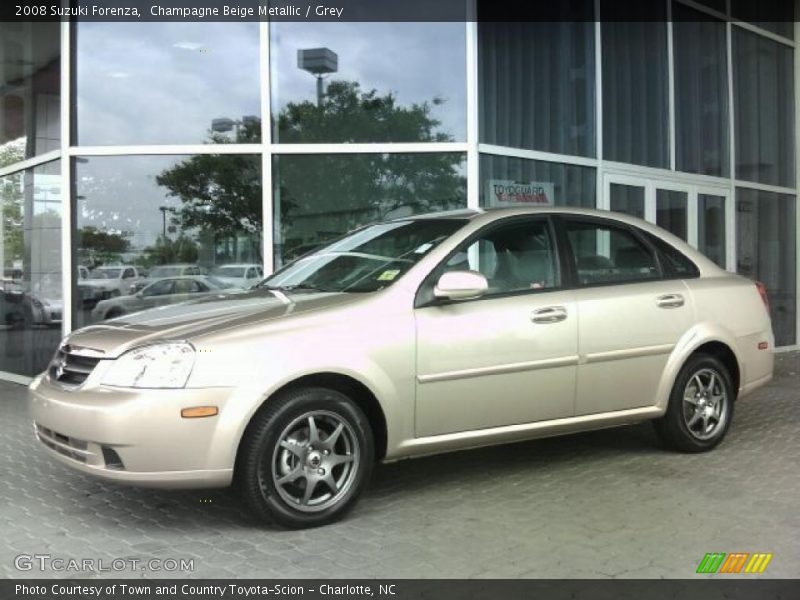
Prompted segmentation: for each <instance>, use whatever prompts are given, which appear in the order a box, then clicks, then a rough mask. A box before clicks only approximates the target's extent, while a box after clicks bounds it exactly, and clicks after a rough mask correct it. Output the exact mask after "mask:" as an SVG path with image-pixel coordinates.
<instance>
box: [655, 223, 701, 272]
mask: <svg viewBox="0 0 800 600" xmlns="http://www.w3.org/2000/svg"><path fill="white" fill-rule="evenodd" d="M647 237H648V240H649V241H650V243H651V244H653V246H655V247H656V250H657V251H658V254H659V258H660V259H661V264H662V265H663V266H664V274H665V275H666V276H667V277H670V276H672V277H679V278H681V279H687V278H692V277H700V269H698V268H697V265H696V264H694V263H693V262H692V260H691V259H690V258H688V257H687V256H686V255H685V254H683V252H681V251H680V250H678V249H677V248H675V247H673V246H671V245H670V244H668V243H667V242H665V241H664V240H662V239H661V238H659V237H657V236H655V235H652V234H650V233H648V234H647Z"/></svg>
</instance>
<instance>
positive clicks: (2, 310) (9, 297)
mask: <svg viewBox="0 0 800 600" xmlns="http://www.w3.org/2000/svg"><path fill="white" fill-rule="evenodd" d="M0 317H1V318H2V322H3V323H4V324H6V325H8V326H10V327H14V328H21V327H25V325H26V324H29V323H31V322H32V321H33V314H32V310H31V305H30V299H29V298H28V295H27V294H25V290H24V289H23V288H22V286H21V285H20V284H19V282H17V281H14V280H13V279H0Z"/></svg>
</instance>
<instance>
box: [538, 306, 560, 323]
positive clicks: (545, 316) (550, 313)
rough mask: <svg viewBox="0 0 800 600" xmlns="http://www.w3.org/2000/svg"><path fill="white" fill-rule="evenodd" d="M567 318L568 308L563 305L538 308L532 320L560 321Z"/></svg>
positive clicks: (541, 321)
mask: <svg viewBox="0 0 800 600" xmlns="http://www.w3.org/2000/svg"><path fill="white" fill-rule="evenodd" d="M566 318H567V309H566V308H564V307H563V306H548V307H546V308H537V309H536V310H535V311H533V314H532V315H531V321H533V322H534V323H541V324H547V323H558V322H559V321H563V320H564V319H566Z"/></svg>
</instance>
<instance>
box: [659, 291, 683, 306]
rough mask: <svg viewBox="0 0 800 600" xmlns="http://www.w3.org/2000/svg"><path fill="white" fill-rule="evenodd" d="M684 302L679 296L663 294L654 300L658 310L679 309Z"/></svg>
mask: <svg viewBox="0 0 800 600" xmlns="http://www.w3.org/2000/svg"><path fill="white" fill-rule="evenodd" d="M685 302H686V301H685V300H684V299H683V296H682V295H681V294H664V295H663V296H659V297H658V298H656V305H657V306H658V307H659V308H680V307H681V306H683V305H684V303H685Z"/></svg>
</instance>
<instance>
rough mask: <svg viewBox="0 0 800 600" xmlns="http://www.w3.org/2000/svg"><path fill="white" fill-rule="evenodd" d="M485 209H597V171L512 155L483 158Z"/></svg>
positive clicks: (486, 155)
mask: <svg viewBox="0 0 800 600" xmlns="http://www.w3.org/2000/svg"><path fill="white" fill-rule="evenodd" d="M480 174H481V186H480V204H481V206H503V205H507V204H509V203H511V204H513V203H542V202H544V203H545V204H555V205H557V206H585V207H591V208H594V206H595V184H596V176H595V169H593V168H591V167H579V166H575V165H565V164H559V163H551V162H545V161H541V160H527V159H524V158H513V157H510V156H494V155H491V154H482V155H481V164H480Z"/></svg>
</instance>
